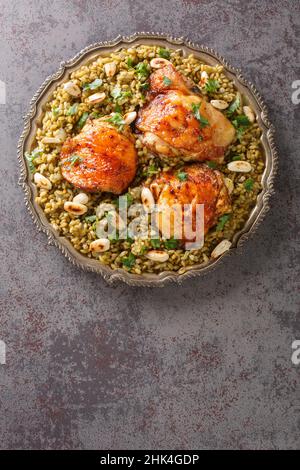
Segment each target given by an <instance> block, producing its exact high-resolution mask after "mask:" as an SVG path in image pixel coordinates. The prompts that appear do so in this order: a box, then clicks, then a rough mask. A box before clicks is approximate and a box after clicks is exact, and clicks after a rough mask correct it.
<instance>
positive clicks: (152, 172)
mask: <svg viewBox="0 0 300 470" xmlns="http://www.w3.org/2000/svg"><path fill="white" fill-rule="evenodd" d="M157 172H158V168H157V167H156V165H155V164H154V163H151V165H149V166H148V168H147V175H148V176H152V175H156V173H157Z"/></svg>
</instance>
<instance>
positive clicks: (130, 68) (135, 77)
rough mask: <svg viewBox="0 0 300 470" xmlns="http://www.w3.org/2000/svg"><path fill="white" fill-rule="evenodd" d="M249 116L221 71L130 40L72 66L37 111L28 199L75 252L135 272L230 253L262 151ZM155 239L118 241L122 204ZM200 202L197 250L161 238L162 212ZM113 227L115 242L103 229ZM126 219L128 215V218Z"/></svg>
mask: <svg viewBox="0 0 300 470" xmlns="http://www.w3.org/2000/svg"><path fill="white" fill-rule="evenodd" d="M261 133H262V130H261V128H260V126H259V124H258V122H257V116H256V113H255V111H254V109H253V108H252V107H251V105H250V104H249V102H248V100H247V98H246V97H245V96H243V94H242V93H241V92H240V91H239V90H238V89H237V88H236V85H235V83H234V81H233V80H232V79H231V78H230V77H229V76H227V74H226V71H225V70H224V68H223V66H222V65H220V64H216V65H211V64H208V63H206V62H205V61H204V60H202V59H201V58H199V57H196V56H195V55H193V54H188V55H187V54H183V53H182V49H181V48H180V47H179V48H177V49H176V48H169V47H162V46H160V45H156V44H153V45H151V44H141V43H139V44H137V45H135V46H128V47H123V48H120V49H118V50H115V51H113V52H111V53H108V54H102V53H101V52H99V54H98V55H97V56H96V57H93V60H92V61H89V62H87V63H84V64H81V65H79V66H78V67H77V68H76V69H75V70H74V71H72V72H71V73H70V75H69V76H68V77H67V79H66V80H64V81H63V82H62V83H60V84H59V85H58V86H57V87H56V89H55V90H54V91H53V93H52V94H51V96H50V97H49V100H48V101H47V103H46V104H45V106H44V110H43V117H42V120H41V123H40V125H39V127H38V128H37V131H36V135H35V145H34V147H33V148H32V149H30V152H27V154H26V159H27V162H28V166H29V168H30V171H31V175H32V181H33V183H34V184H35V186H36V190H37V194H36V196H35V202H36V203H37V204H38V205H39V206H40V207H41V209H42V210H43V212H44V214H45V215H46V217H47V219H48V221H49V223H50V224H51V226H52V228H53V229H54V230H55V232H56V233H57V235H58V236H59V237H64V238H66V239H67V240H68V241H69V242H70V243H71V244H72V245H73V247H74V248H75V249H76V250H77V251H78V252H79V253H81V254H82V255H83V256H85V257H87V258H90V259H95V260H97V261H98V262H99V263H101V264H102V265H106V266H108V267H109V268H111V269H112V270H116V269H122V270H125V271H128V272H129V273H132V274H135V275H141V274H145V273H152V274H159V273H161V272H165V271H173V272H176V273H178V274H182V273H184V272H185V270H186V269H188V268H190V267H192V266H194V265H197V266H198V265H205V264H207V263H209V262H210V261H211V260H212V259H216V258H218V257H219V256H221V255H222V254H224V253H225V252H226V251H227V250H229V249H230V247H231V244H232V240H233V237H234V235H235V234H236V233H237V232H238V231H240V230H241V229H242V228H243V227H244V225H245V223H246V222H247V220H248V218H249V216H250V213H251V211H252V210H253V208H254V206H255V204H256V202H257V197H258V195H259V194H260V192H261V191H262V184H261V181H262V175H263V172H264V169H265V156H264V151H263V148H262V145H261ZM119 196H123V199H124V197H125V199H126V207H127V209H128V214H129V215H128V217H129V222H130V220H132V219H134V215H135V214H134V212H133V211H132V213H130V208H131V209H132V208H133V207H134V205H135V204H140V206H141V207H143V208H144V214H143V217H144V219H145V221H149V219H150V218H151V212H152V209H153V208H154V207H155V210H156V211H157V210H158V215H157V217H156V219H155V220H156V228H157V230H156V232H155V236H154V235H153V234H152V233H150V234H149V236H148V237H139V236H136V235H134V236H132V235H131V233H129V234H128V233H127V237H126V238H124V237H121V236H120V233H121V231H122V230H121V229H122V224H123V225H124V220H122V217H121V212H120V202H119V201H120V199H119ZM174 204H181V205H183V204H190V205H192V209H191V215H190V217H191V220H192V225H193V226H194V218H195V214H196V210H194V209H193V207H196V205H197V204H199V205H202V206H203V211H204V215H203V217H204V221H203V231H204V243H203V245H202V246H200V247H197V248H195V249H186V246H185V243H184V241H185V236H184V234H183V235H182V237H179V238H178V237H176V236H175V228H174V226H171V231H170V232H169V237H167V236H165V233H164V230H163V225H164V219H165V218H166V214H167V213H168V208H170V207H172V206H173V205H174ZM112 221H113V225H115V229H116V230H115V231H114V235H113V236H108V237H105V236H104V235H103V234H104V233H105V228H106V227H107V225H108V224H109V223H111V222H112ZM126 223H127V224H128V220H127V221H126Z"/></svg>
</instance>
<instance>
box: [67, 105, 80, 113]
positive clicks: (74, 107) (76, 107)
mask: <svg viewBox="0 0 300 470" xmlns="http://www.w3.org/2000/svg"><path fill="white" fill-rule="evenodd" d="M77 110H78V103H74V104H73V105H72V106H70V107H69V109H68V112H67V115H68V116H74V114H76V113H77Z"/></svg>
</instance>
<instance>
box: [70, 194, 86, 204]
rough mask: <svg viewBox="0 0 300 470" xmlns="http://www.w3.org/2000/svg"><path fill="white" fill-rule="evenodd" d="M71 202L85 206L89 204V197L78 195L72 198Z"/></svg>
mask: <svg viewBox="0 0 300 470" xmlns="http://www.w3.org/2000/svg"><path fill="white" fill-rule="evenodd" d="M73 202H76V203H79V204H87V203H88V202H89V197H88V195H87V194H85V193H79V194H77V195H76V196H75V197H74V198H73Z"/></svg>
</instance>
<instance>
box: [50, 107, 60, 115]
mask: <svg viewBox="0 0 300 470" xmlns="http://www.w3.org/2000/svg"><path fill="white" fill-rule="evenodd" d="M59 112H60V109H59V108H58V107H57V108H52V113H53V116H54V117H57V116H58V115H59Z"/></svg>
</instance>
